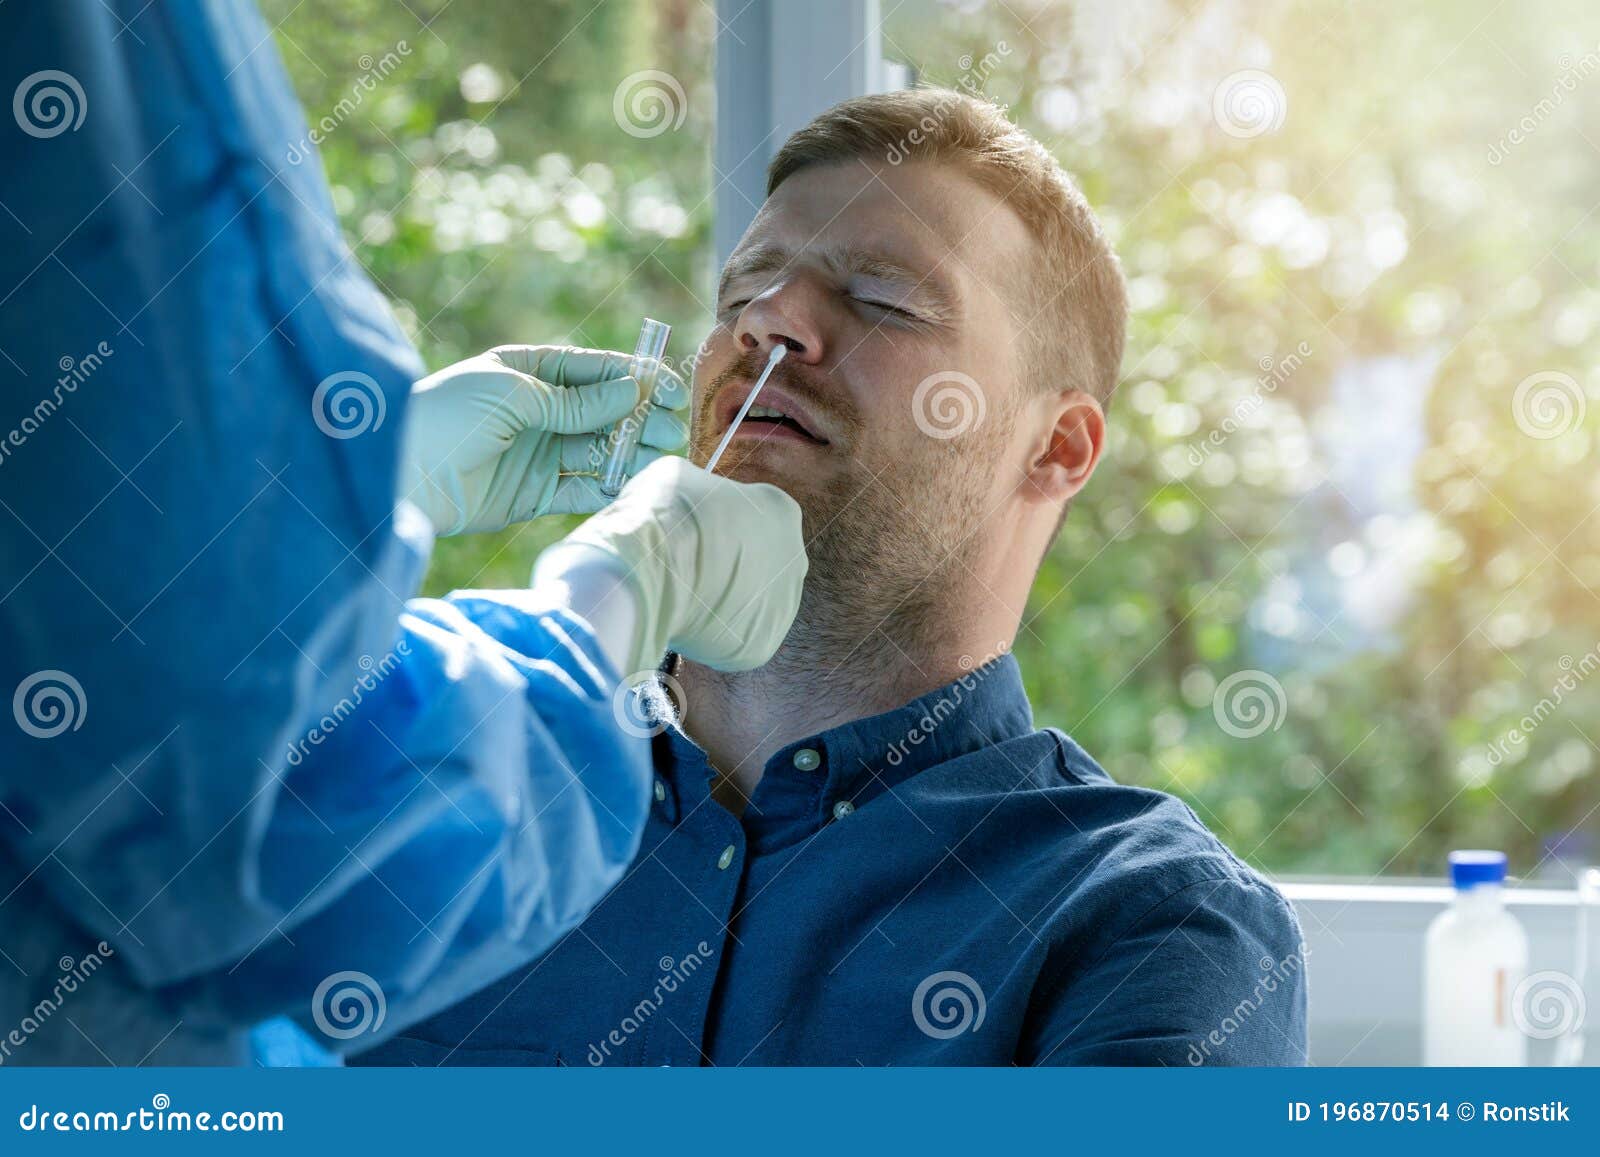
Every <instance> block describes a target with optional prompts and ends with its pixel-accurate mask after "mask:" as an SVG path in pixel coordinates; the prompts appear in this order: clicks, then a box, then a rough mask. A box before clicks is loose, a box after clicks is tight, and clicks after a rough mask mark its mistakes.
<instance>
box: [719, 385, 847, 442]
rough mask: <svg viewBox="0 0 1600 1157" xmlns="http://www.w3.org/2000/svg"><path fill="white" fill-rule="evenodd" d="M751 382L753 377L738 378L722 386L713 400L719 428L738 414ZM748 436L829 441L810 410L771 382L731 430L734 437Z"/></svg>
mask: <svg viewBox="0 0 1600 1157" xmlns="http://www.w3.org/2000/svg"><path fill="white" fill-rule="evenodd" d="M753 385H755V383H754V382H753V381H750V382H739V383H737V384H730V385H729V387H728V388H727V389H725V390H723V392H722V396H721V397H720V398H718V399H717V401H716V410H717V419H718V421H717V428H718V429H720V430H727V428H728V425H729V423H731V422H732V421H733V419H734V416H735V415H736V414H738V412H739V407H740V406H742V405H744V400H745V398H747V397H749V395H750V388H751V387H752V386H753ZM751 437H755V438H760V439H762V440H764V441H766V440H779V439H784V440H792V441H799V442H803V443H810V444H811V445H817V446H826V445H827V444H828V438H827V436H826V435H825V433H824V432H823V430H822V428H821V424H820V422H819V420H818V419H817V418H816V417H815V416H814V415H813V413H812V411H811V410H810V409H809V408H808V407H806V406H805V405H803V404H802V403H801V402H799V401H797V400H796V399H795V398H793V397H791V396H789V395H788V394H786V393H784V392H783V391H782V390H781V389H779V388H777V387H776V386H773V385H770V384H769V385H767V386H765V387H763V389H762V391H761V393H760V395H759V396H758V397H757V398H756V404H755V405H753V406H751V407H750V412H749V413H748V414H746V415H745V419H744V421H743V422H742V423H740V425H739V429H738V432H737V433H735V434H734V438H735V439H739V438H751Z"/></svg>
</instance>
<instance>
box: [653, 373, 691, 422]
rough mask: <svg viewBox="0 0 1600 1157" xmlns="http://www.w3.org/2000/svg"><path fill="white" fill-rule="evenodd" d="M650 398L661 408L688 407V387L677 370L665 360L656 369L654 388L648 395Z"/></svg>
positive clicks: (678, 408) (679, 408)
mask: <svg viewBox="0 0 1600 1157" xmlns="http://www.w3.org/2000/svg"><path fill="white" fill-rule="evenodd" d="M650 400H651V401H652V402H654V403H655V404H656V405H658V406H660V407H661V408H662V409H663V410H673V411H677V410H687V409H688V408H689V387H688V385H686V384H685V383H684V380H683V379H682V378H681V377H679V376H678V371H677V370H675V369H673V368H672V367H671V366H669V365H668V364H667V363H666V362H662V363H661V368H660V369H659V370H657V371H656V388H655V391H654V392H653V393H651V395H650Z"/></svg>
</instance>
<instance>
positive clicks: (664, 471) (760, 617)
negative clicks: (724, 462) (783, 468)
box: [533, 458, 809, 671]
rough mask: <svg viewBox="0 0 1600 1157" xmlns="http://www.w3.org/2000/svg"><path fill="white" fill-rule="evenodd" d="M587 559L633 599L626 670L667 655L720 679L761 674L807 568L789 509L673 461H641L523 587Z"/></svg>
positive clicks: (762, 487) (791, 504)
mask: <svg viewBox="0 0 1600 1157" xmlns="http://www.w3.org/2000/svg"><path fill="white" fill-rule="evenodd" d="M595 558H602V559H605V560H608V561H609V563H610V565H611V566H612V567H613V568H614V569H616V570H617V571H618V573H620V574H622V575H623V576H624V579H625V581H626V583H627V585H628V586H629V587H630V588H631V589H632V591H633V593H634V596H635V600H636V606H637V610H638V615H637V619H636V624H637V625H636V630H635V646H634V649H633V652H632V655H631V657H630V659H629V661H630V662H631V663H632V664H633V666H631V667H627V668H625V671H632V670H644V669H647V668H651V667H654V666H655V665H656V664H657V663H658V662H659V661H660V659H661V656H662V655H663V654H664V653H665V652H667V651H668V650H672V651H676V652H678V653H679V654H681V655H683V656H684V657H685V658H687V659H692V660H694V661H695V662H697V663H704V664H705V665H706V666H708V667H715V668H717V669H718V670H721V671H748V670H750V669H751V668H753V667H759V666H761V665H762V664H763V663H765V662H766V661H767V660H768V659H770V658H772V656H773V654H774V653H775V652H776V651H777V649H778V646H779V645H780V644H781V643H782V642H783V639H784V636H785V635H787V634H788V633H789V626H790V624H792V623H793V622H794V616H795V613H796V612H797V611H798V610H799V609H800V588H801V585H802V584H803V582H804V581H805V577H806V569H807V567H808V566H809V563H808V562H807V560H806V552H805V543H804V541H803V539H802V537H801V533H800V507H799V505H798V504H796V502H795V500H794V499H792V498H790V497H789V496H788V495H787V494H785V493H784V492H783V491H782V490H779V489H778V488H777V487H776V486H771V485H768V484H767V483H765V482H735V481H733V480H732V479H730V478H724V477H722V476H721V475H720V474H708V473H706V471H704V470H702V469H701V468H700V467H698V466H696V465H694V464H693V463H691V462H689V461H687V460H685V459H683V458H662V459H660V460H658V461H656V462H652V463H651V464H650V465H649V466H647V467H645V468H644V470H642V471H640V473H639V474H638V475H636V476H635V477H633V478H632V479H630V480H629V481H628V484H627V485H626V486H624V487H623V488H622V493H621V494H619V495H618V496H617V497H616V499H615V501H613V502H612V503H611V505H610V506H608V507H606V508H605V509H604V510H602V511H600V513H599V514H596V515H595V516H594V517H593V518H591V519H589V521H588V522H585V523H584V524H583V525H582V526H580V527H579V528H578V529H577V530H575V531H573V532H572V533H571V534H570V535H568V536H567V537H566V538H564V539H562V540H561V541H560V542H558V543H556V544H555V545H554V546H552V547H550V549H548V550H546V551H545V552H544V553H543V554H542V555H540V556H539V561H538V562H537V563H536V564H535V566H534V574H533V580H534V584H535V585H536V586H537V585H538V584H539V583H540V582H541V581H542V580H545V579H558V578H559V576H560V574H561V572H562V571H563V570H565V569H567V568H569V567H572V566H574V565H579V564H580V563H586V562H592V561H593V560H594V559H595Z"/></svg>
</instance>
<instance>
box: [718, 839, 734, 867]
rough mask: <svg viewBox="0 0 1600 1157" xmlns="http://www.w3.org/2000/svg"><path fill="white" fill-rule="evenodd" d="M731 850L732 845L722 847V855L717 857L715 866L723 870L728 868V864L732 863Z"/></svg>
mask: <svg viewBox="0 0 1600 1157" xmlns="http://www.w3.org/2000/svg"><path fill="white" fill-rule="evenodd" d="M733 851H734V849H733V845H732V844H729V845H728V846H727V847H725V848H723V849H722V855H720V856H718V857H717V867H718V868H720V869H721V870H722V871H724V872H726V871H727V870H728V865H729V864H731V863H733Z"/></svg>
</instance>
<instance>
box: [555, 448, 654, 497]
mask: <svg viewBox="0 0 1600 1157" xmlns="http://www.w3.org/2000/svg"><path fill="white" fill-rule="evenodd" d="M666 456H667V455H665V454H663V453H662V452H661V451H660V450H653V449H651V448H650V447H648V446H640V447H639V448H638V449H637V450H635V451H634V453H633V464H632V465H631V466H629V468H628V477H629V478H632V477H633V476H634V475H635V474H638V473H639V472H640V471H642V470H643V469H644V468H645V467H646V466H648V465H650V464H651V463H652V462H654V461H655V460H656V459H658V458H664V457H666ZM604 463H605V445H604V439H596V438H582V437H570V438H563V439H561V475H560V479H559V481H557V482H556V489H555V494H554V496H553V497H552V499H551V502H550V509H549V511H548V513H550V514H593V513H594V512H595V511H597V510H599V509H600V508H601V507H603V506H609V505H610V504H611V500H612V497H613V496H612V495H609V494H607V493H605V492H604V491H603V490H601V489H600V474H601V473H602V472H603V469H604Z"/></svg>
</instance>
